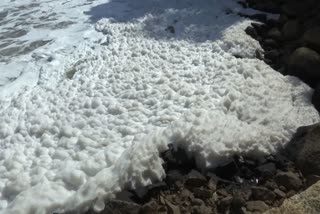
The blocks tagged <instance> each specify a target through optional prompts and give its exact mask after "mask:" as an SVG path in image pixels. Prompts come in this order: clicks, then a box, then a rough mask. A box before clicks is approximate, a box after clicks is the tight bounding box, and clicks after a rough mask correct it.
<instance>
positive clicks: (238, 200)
mask: <svg viewBox="0 0 320 214" xmlns="http://www.w3.org/2000/svg"><path fill="white" fill-rule="evenodd" d="M245 204H246V200H244V198H243V197H242V196H240V195H236V196H234V197H233V198H232V202H231V210H232V211H233V213H239V212H240V210H241V207H243V206H245Z"/></svg>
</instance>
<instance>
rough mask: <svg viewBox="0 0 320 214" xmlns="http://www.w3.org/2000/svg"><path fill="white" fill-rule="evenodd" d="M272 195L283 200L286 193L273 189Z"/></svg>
mask: <svg viewBox="0 0 320 214" xmlns="http://www.w3.org/2000/svg"><path fill="white" fill-rule="evenodd" d="M274 193H275V194H276V196H277V197H279V198H285V197H286V193H284V192H282V191H281V190H280V189H275V190H274Z"/></svg>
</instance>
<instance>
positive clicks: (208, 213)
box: [192, 205, 212, 214]
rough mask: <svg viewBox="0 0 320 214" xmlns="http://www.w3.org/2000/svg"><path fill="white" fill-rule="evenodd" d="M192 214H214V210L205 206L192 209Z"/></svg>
mask: <svg viewBox="0 0 320 214" xmlns="http://www.w3.org/2000/svg"><path fill="white" fill-rule="evenodd" d="M192 214H212V209H211V208H210V207H207V206H205V205H202V206H194V207H192Z"/></svg>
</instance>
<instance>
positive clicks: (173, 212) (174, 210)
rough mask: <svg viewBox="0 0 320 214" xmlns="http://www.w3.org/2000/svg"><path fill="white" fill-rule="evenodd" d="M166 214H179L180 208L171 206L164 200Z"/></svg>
mask: <svg viewBox="0 0 320 214" xmlns="http://www.w3.org/2000/svg"><path fill="white" fill-rule="evenodd" d="M166 204H167V209H168V214H180V213H181V212H180V208H179V206H177V205H174V204H172V203H171V202H170V201H167V200H166Z"/></svg>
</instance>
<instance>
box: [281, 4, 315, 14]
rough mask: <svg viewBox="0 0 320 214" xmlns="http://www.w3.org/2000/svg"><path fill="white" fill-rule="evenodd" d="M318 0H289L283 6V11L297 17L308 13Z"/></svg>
mask: <svg viewBox="0 0 320 214" xmlns="http://www.w3.org/2000/svg"><path fill="white" fill-rule="evenodd" d="M315 1H316V0H305V1H287V2H286V3H285V4H284V5H283V6H282V11H283V12H284V13H285V14H286V15H287V16H289V17H297V16H301V15H303V14H307V13H308V11H309V10H310V9H311V8H312V7H313V6H314V5H315Z"/></svg>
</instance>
